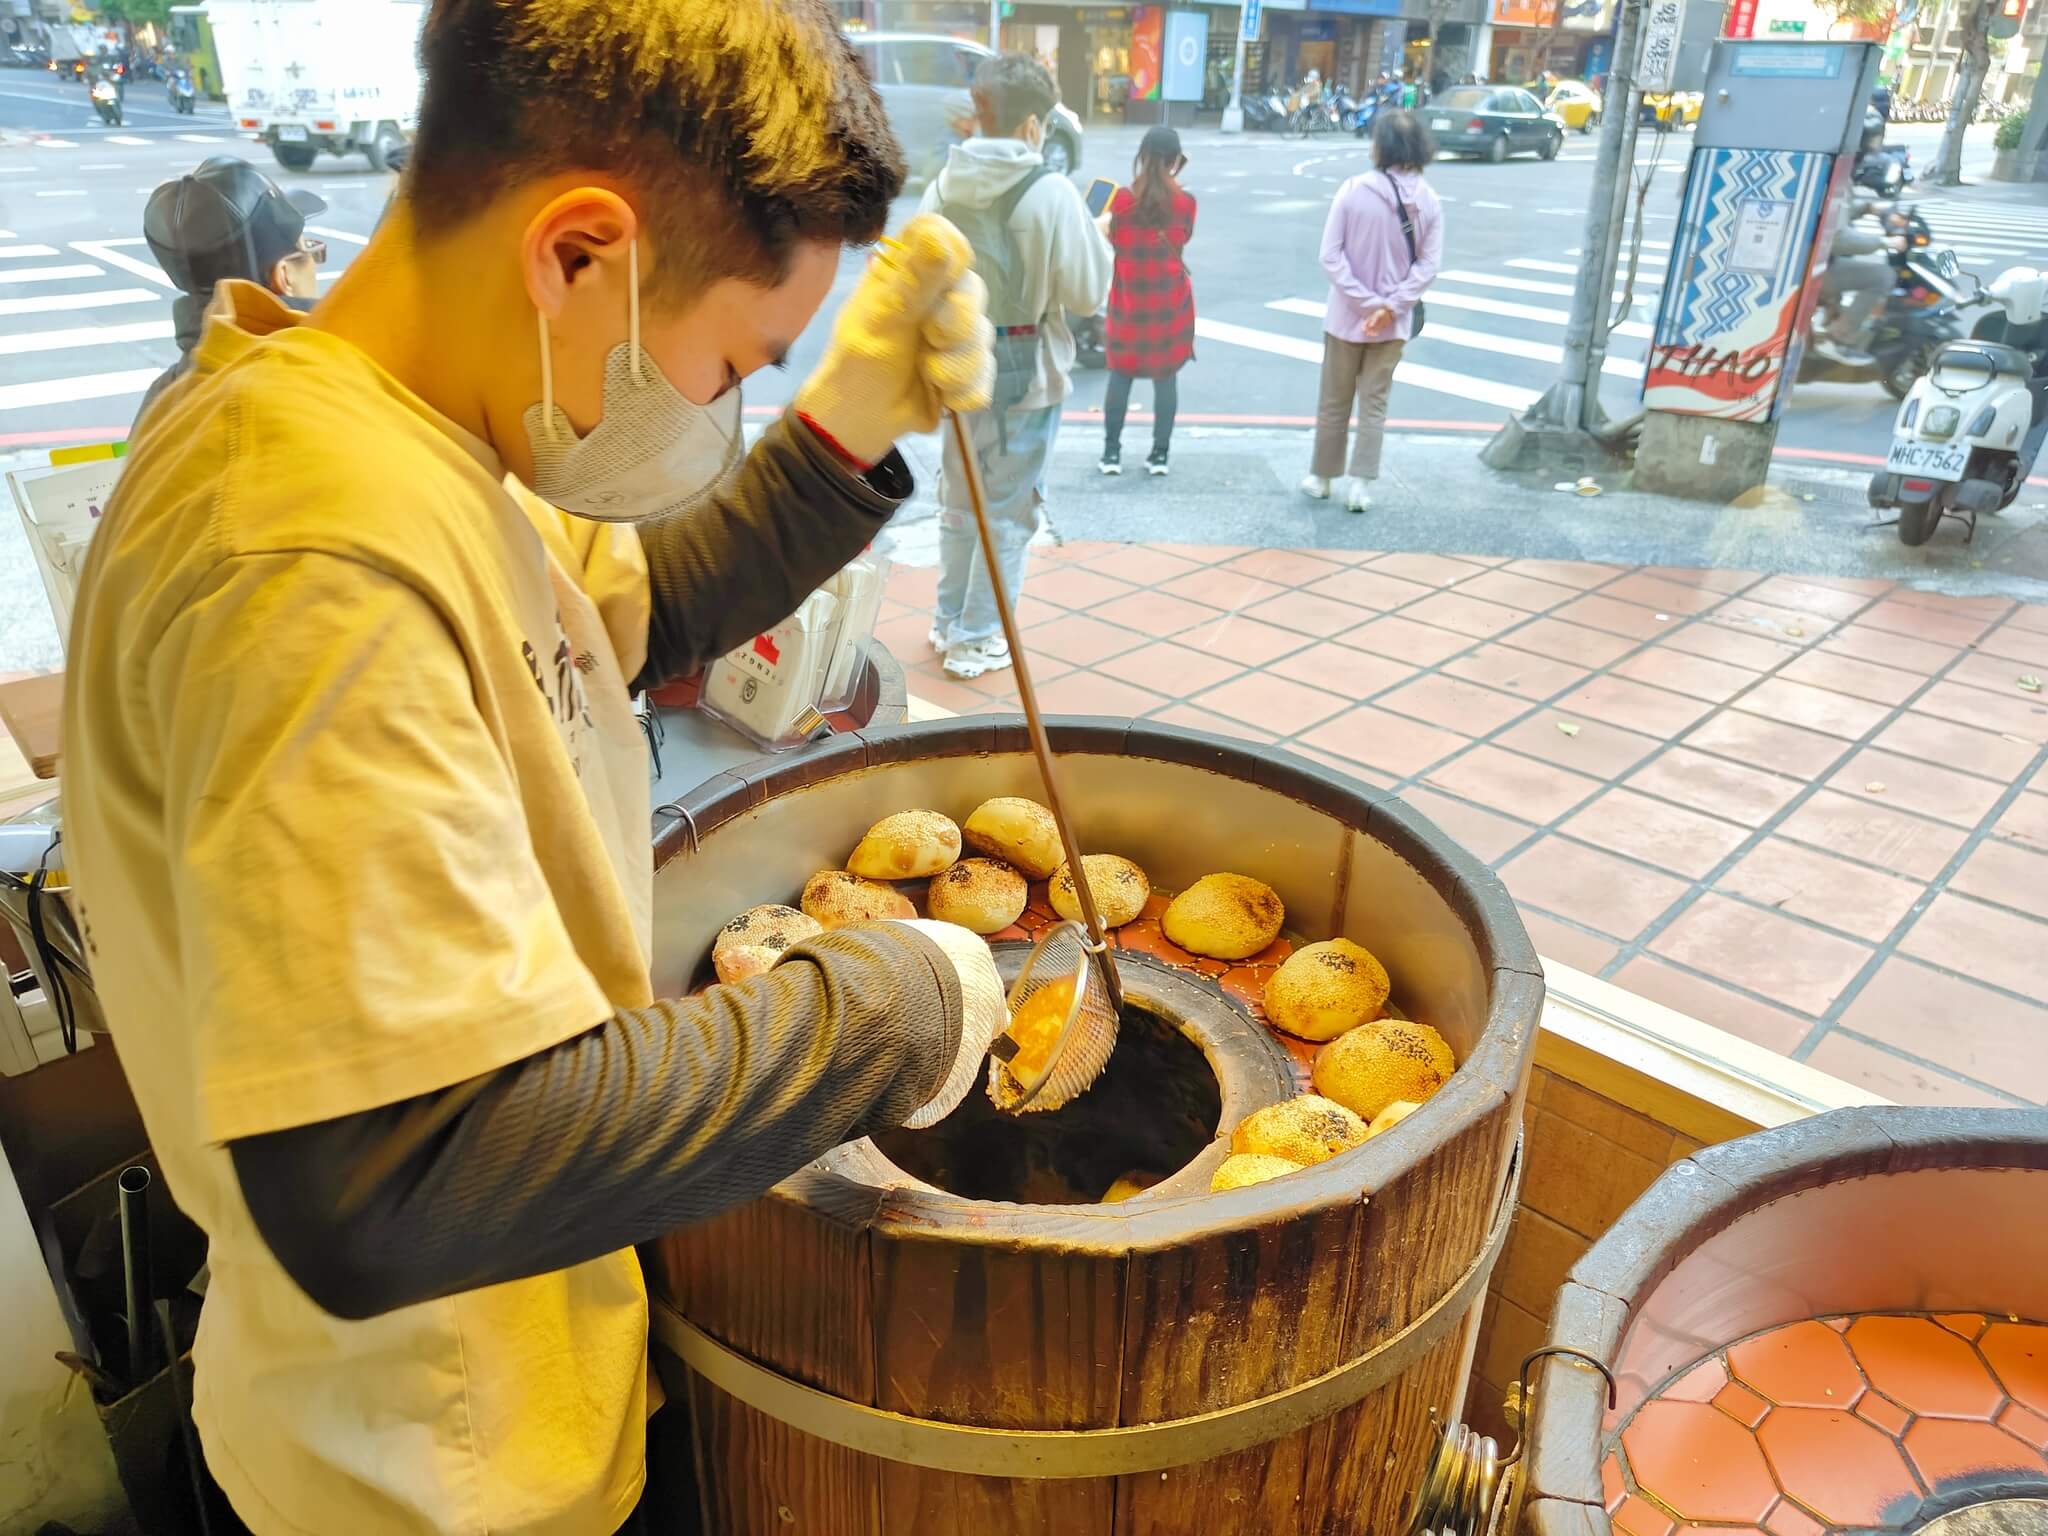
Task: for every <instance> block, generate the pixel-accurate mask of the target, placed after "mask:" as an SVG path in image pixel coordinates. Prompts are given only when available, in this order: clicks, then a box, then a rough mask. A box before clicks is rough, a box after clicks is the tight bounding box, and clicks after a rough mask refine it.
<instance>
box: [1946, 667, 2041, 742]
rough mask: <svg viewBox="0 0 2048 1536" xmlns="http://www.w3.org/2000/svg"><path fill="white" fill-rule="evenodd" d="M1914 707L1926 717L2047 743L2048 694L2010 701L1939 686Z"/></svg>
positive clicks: (2023, 695) (1978, 690)
mask: <svg viewBox="0 0 2048 1536" xmlns="http://www.w3.org/2000/svg"><path fill="white" fill-rule="evenodd" d="M1913 707H1914V708H1915V709H1916V710H1918V711H1920V713H1922V714H1924V715H1936V716H1939V717H1940V718H1941V719H1943V720H1954V721H1957V722H1958V723H1960V724H1962V725H1974V726H1976V727H1977V728H1978V729H1979V730H1985V731H1994V732H1997V733H1998V734H1999V735H2001V736H2017V737H2019V738H2020V739H2021V740H2022V741H2029V742H2032V743H2033V744H2034V745H2035V746H2037V747H2038V746H2041V745H2043V744H2044V743H2048V693H2043V694H2026V693H2020V692H2018V691H2015V692H2014V693H2013V694H2012V695H2011V696H2010V697H2007V696H2005V695H2002V694H1996V693H1987V692H1985V691H1984V690H1983V689H1982V688H1966V687H1964V686H1963V685H1962V684H1961V683H1936V684H1935V685H1934V686H1933V687H1932V688H1929V689H1928V690H1927V691H1926V692H1925V693H1923V694H1922V695H1920V697H1919V698H1917V699H1915V700H1914V701H1913Z"/></svg>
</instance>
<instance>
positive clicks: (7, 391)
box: [0, 368, 163, 410]
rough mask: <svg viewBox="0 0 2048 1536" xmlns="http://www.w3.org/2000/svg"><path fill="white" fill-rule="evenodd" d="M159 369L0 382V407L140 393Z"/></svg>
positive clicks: (136, 369)
mask: <svg viewBox="0 0 2048 1536" xmlns="http://www.w3.org/2000/svg"><path fill="white" fill-rule="evenodd" d="M162 372H163V369H161V368H124V369H122V370H121V371H120V372H118V373H87V374H81V375H79V376H78V377H76V378H69V379H38V380H36V381H35V382H34V383H31V384H0V410H20V409H22V408H24V407H27V406H32V405H64V404H67V403H69V402H70V401H73V400H105V399H107V398H109V397H110V396H113V395H139V394H141V393H142V392H143V391H144V390H146V389H148V388H149V386H150V385H151V384H153V383H155V382H156V377H157V375H158V374H160V373H162Z"/></svg>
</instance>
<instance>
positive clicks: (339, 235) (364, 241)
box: [306, 224, 370, 245]
mask: <svg viewBox="0 0 2048 1536" xmlns="http://www.w3.org/2000/svg"><path fill="white" fill-rule="evenodd" d="M306 233H307V234H309V235H325V236H326V237H327V238H328V239H329V240H340V241H343V242H345V243H346V244H349V245H368V244H369V243H370V237H369V236H368V235H354V234H350V233H349V232H348V231H347V230H345V229H330V228H328V227H327V226H326V225H325V224H308V225H307V226H306Z"/></svg>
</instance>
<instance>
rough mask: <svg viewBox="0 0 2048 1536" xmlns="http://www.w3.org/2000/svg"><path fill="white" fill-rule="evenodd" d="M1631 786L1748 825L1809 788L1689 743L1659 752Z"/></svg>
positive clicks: (1760, 821)
mask: <svg viewBox="0 0 2048 1536" xmlns="http://www.w3.org/2000/svg"><path fill="white" fill-rule="evenodd" d="M1628 786H1629V788H1631V789H1638V790H1641V791H1643V792H1644V793H1645V794H1651V795H1661V796H1662V797H1663V798H1664V799H1666V800H1670V801H1673V802H1675V803H1676V804H1678V805H1689V806H1691V807H1693V808H1694V809H1695V810H1701V811H1705V812H1706V813H1707V814H1708V815H1710V816H1720V817H1724V818H1726V819H1727V820H1729V821H1736V822H1740V823H1741V824H1742V825H1744V826H1746V827H1760V826H1762V825H1763V824H1764V823H1765V822H1767V821H1769V820H1770V819H1771V818H1772V817H1773V816H1775V815H1777V814H1778V812H1780V811H1782V810H1783V809H1784V808H1785V807H1786V806H1787V805H1790V804H1791V803H1792V801H1793V799H1794V798H1795V797H1796V796H1797V795H1798V794H1799V793H1800V791H1801V790H1803V789H1804V788H1805V787H1806V786H1805V785H1804V784H1801V783H1800V782H1799V781H1798V780H1797V779H1788V778H1784V777H1782V776H1781V775H1778V774H1775V773H1765V772H1763V771H1762V770H1761V769H1757V768H1745V767H1744V766H1743V765H1742V764H1740V763H1732V762H1729V761H1728V760H1727V759H1726V758H1720V757H1715V756H1714V755H1713V754H1711V753H1708V752H1696V751H1694V750H1693V749H1692V748H1691V747H1673V748H1671V750H1670V751H1668V752H1661V753H1659V754H1658V755H1657V756H1656V757H1654V758H1652V759H1651V760H1650V761H1649V762H1647V763H1645V764H1643V766H1642V767H1640V768H1638V769H1637V770H1636V771H1635V772H1634V773H1633V774H1631V775H1630V776H1629V779H1628Z"/></svg>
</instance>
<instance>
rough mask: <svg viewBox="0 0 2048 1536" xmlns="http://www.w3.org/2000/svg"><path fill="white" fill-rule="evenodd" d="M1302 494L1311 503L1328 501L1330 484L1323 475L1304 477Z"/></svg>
mask: <svg viewBox="0 0 2048 1536" xmlns="http://www.w3.org/2000/svg"><path fill="white" fill-rule="evenodd" d="M1301 494H1302V495H1304V496H1306V497H1308V499H1309V500H1310V501H1328V500H1329V499H1330V482H1329V481H1327V480H1325V479H1324V478H1323V477H1322V476H1321V475H1303V476H1302V477H1301Z"/></svg>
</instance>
